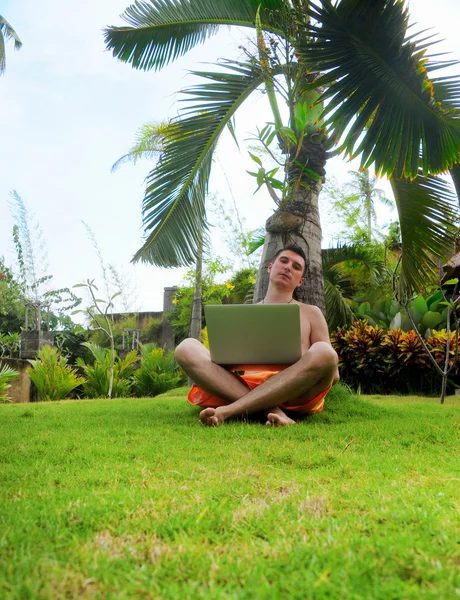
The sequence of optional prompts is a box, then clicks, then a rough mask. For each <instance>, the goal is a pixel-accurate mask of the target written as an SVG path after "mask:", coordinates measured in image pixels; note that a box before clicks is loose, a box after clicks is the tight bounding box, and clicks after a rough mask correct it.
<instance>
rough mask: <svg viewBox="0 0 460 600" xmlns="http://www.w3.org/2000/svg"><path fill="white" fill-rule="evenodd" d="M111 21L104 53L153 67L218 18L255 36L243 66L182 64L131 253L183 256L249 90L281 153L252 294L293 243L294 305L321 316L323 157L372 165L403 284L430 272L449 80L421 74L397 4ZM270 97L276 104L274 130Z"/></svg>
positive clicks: (439, 210)
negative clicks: (259, 101) (385, 197)
mask: <svg viewBox="0 0 460 600" xmlns="http://www.w3.org/2000/svg"><path fill="white" fill-rule="evenodd" d="M122 18H123V19H124V20H125V21H126V22H127V25H126V26H124V27H109V28H108V29H107V30H106V32H105V40H106V44H107V48H108V49H110V50H112V52H113V54H114V56H115V57H117V58H119V59H120V60H122V61H125V62H128V63H130V64H131V65H132V66H133V67H134V68H137V69H144V70H149V69H156V70H158V69H161V68H163V67H165V66H167V65H168V64H169V63H170V62H171V61H173V60H175V59H177V58H178V57H180V56H182V55H183V54H185V53H186V52H188V51H189V50H190V49H192V48H194V47H195V46H196V45H197V44H199V43H202V42H204V41H205V40H206V39H207V38H208V37H210V36H211V35H214V34H216V33H217V31H218V30H219V28H220V26H222V25H235V26H240V27H248V28H252V29H254V30H255V32H256V41H255V45H254V48H255V50H254V52H253V53H249V52H248V53H247V60H242V61H241V60H240V61H231V60H224V61H222V62H221V63H219V65H218V66H217V68H216V69H215V70H213V71H199V72H194V73H195V75H197V76H198V77H200V78H201V79H202V81H203V83H199V84H197V85H195V86H193V87H191V88H189V89H186V90H185V91H183V92H182V94H183V96H184V97H185V100H186V101H187V102H186V104H185V103H184V104H185V108H184V109H183V111H182V114H181V116H180V118H179V119H178V120H177V122H176V123H177V131H176V134H175V135H174V136H172V137H171V139H169V140H168V142H167V143H166V145H165V150H164V152H163V154H162V158H161V160H160V162H159V164H158V166H157V167H156V168H155V169H154V170H153V171H152V172H151V173H150V175H149V177H148V181H147V189H146V192H145V196H144V204H143V214H144V224H145V231H146V234H147V239H146V241H145V243H144V244H143V246H142V247H141V248H140V250H139V251H138V252H137V253H136V255H135V257H134V260H142V261H144V262H149V263H153V264H155V265H158V266H164V267H176V266H181V265H188V264H191V263H192V262H194V260H195V258H196V255H197V251H198V243H199V236H200V231H202V228H203V226H204V225H205V223H206V212H205V196H206V191H207V186H208V181H209V174H210V169H211V162H212V156H213V152H214V150H215V148H216V145H217V141H218V139H219V137H220V135H221V134H222V132H223V131H224V130H225V128H226V127H227V126H231V125H232V119H233V117H234V114H235V113H236V112H237V110H238V108H239V107H240V106H241V104H242V103H243V102H244V101H245V100H246V99H247V98H248V97H249V96H250V95H251V94H252V93H253V92H255V91H256V90H260V89H264V90H265V92H266V94H267V98H268V100H269V102H270V106H271V108H272V111H273V120H274V124H275V125H274V135H275V136H276V138H275V139H276V140H277V142H278V145H279V148H280V150H281V152H282V153H283V154H284V156H285V159H286V174H287V177H286V189H287V193H286V194H285V196H284V197H282V198H281V199H279V198H278V202H277V206H276V209H275V212H274V215H272V217H270V219H268V221H267V223H266V232H267V233H266V236H265V245H264V252H263V256H262V261H261V266H260V270H259V276H258V280H257V288H256V293H255V298H254V301H258V300H259V299H260V298H262V297H263V296H264V294H265V291H266V288H267V285H268V278H267V275H266V267H267V265H268V262H269V261H270V259H271V257H272V256H273V255H274V253H275V252H276V250H277V249H279V248H280V247H282V246H283V245H285V244H287V243H295V244H297V245H299V246H301V247H302V248H303V249H304V251H305V253H306V255H307V257H308V264H307V275H306V278H305V283H304V286H303V288H302V290H301V292H302V293H301V298H300V299H301V300H303V301H304V302H309V303H311V304H316V305H318V306H320V308H322V309H323V310H324V291H323V277H322V260H321V226H320V220H319V211H318V195H319V192H320V190H321V187H322V184H323V182H324V177H325V173H326V171H325V165H326V161H327V159H328V158H330V157H331V156H332V154H333V153H334V152H335V153H339V152H340V153H342V154H344V155H346V156H349V157H357V156H360V157H361V167H362V168H364V169H366V168H368V167H369V166H371V165H374V166H375V171H376V173H377V174H378V175H386V176H388V177H390V178H391V179H392V186H393V190H394V192H395V200H396V205H397V208H398V213H399V219H400V223H401V235H402V240H403V245H404V257H403V260H402V267H401V274H402V276H401V282H402V283H403V284H404V285H406V286H409V287H419V286H420V285H422V284H423V281H424V279H425V278H426V277H427V276H428V274H429V273H431V272H432V270H433V269H434V268H435V263H434V261H433V257H436V258H440V259H441V257H445V255H446V253H447V252H448V250H447V249H448V247H449V245H451V244H452V243H453V240H452V239H451V238H452V235H451V233H450V231H449V226H450V224H451V223H452V221H453V220H454V219H455V210H454V207H453V203H454V202H455V195H454V194H453V193H452V192H451V190H450V187H449V185H448V184H447V183H445V182H444V181H443V180H441V179H438V178H436V177H435V175H436V174H437V173H441V172H444V171H447V170H449V169H451V170H452V172H453V176H454V175H455V174H456V173H455V169H456V165H457V164H458V163H460V136H459V135H458V131H459V130H458V109H459V108H460V84H459V82H458V80H457V79H453V78H448V77H444V78H443V77H436V78H431V79H430V76H431V75H432V74H433V72H434V71H435V70H437V69H439V68H440V66H441V63H439V62H435V61H434V60H431V59H430V60H429V61H427V59H426V56H425V50H426V44H425V46H424V45H423V44H424V43H425V40H423V39H421V36H416V35H414V34H411V35H409V34H408V20H409V15H408V11H407V8H406V7H405V4H404V2H400V1H396V0H341V1H339V2H337V3H335V4H334V5H333V4H332V2H331V1H330V0H323V1H322V2H321V3H319V4H313V3H309V2H307V1H306V0H233V1H232V2H229V1H228V0H201V1H200V2H192V1H190V0H144V1H139V0H138V1H136V2H135V3H134V4H132V5H131V6H130V7H128V8H127V9H126V11H125V13H124V14H123V15H122ZM280 97H282V98H283V99H284V101H285V102H286V104H287V107H288V114H289V118H288V122H287V123H286V124H284V123H283V121H282V118H281V111H280V110H279V106H278V100H279V98H280ZM323 103H325V104H324V109H323ZM232 130H233V128H232ZM334 148H335V151H334V152H333V149H334ZM457 174H458V177H457V179H454V180H455V181H458V189H460V173H457ZM171 217H173V218H171Z"/></svg>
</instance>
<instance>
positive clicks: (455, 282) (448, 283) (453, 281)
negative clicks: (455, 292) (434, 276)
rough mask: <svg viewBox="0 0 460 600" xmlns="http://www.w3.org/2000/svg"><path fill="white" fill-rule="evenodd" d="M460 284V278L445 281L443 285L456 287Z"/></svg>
mask: <svg viewBox="0 0 460 600" xmlns="http://www.w3.org/2000/svg"><path fill="white" fill-rule="evenodd" d="M457 283H458V278H457V277H455V278H454V279H449V281H443V283H442V285H443V286H444V285H456V284H457Z"/></svg>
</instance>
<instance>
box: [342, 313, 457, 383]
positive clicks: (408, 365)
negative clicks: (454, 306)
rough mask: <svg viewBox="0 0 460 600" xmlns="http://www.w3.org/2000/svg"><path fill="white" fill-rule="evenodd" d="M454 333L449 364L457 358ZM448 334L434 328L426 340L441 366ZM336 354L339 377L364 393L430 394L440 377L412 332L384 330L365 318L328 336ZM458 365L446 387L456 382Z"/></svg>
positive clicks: (451, 337) (453, 333)
mask: <svg viewBox="0 0 460 600" xmlns="http://www.w3.org/2000/svg"><path fill="white" fill-rule="evenodd" d="M455 338H456V334H455V332H452V333H451V334H450V340H451V342H450V343H451V347H450V350H449V364H450V365H452V364H454V362H455V361H456V356H455V351H456V346H455ZM446 340H447V333H446V331H445V330H443V331H433V332H432V333H431V335H430V336H429V337H428V339H427V340H426V344H427V347H428V349H429V350H430V351H431V352H432V354H433V357H434V358H435V360H436V362H437V363H438V364H439V365H440V366H441V367H442V368H443V367H444V362H445V355H446V354H445V352H446ZM331 342H332V345H333V347H334V348H335V350H336V352H337V354H338V356H339V368H340V376H341V379H342V381H343V382H344V383H346V384H348V385H350V387H352V388H353V389H355V390H358V391H361V392H363V393H392V392H400V393H407V392H422V393H431V392H433V391H434V390H435V389H436V388H437V387H438V385H439V377H438V375H437V373H436V371H435V369H434V367H433V365H432V363H431V361H430V359H429V357H428V355H427V353H426V351H425V349H424V348H423V346H422V343H421V342H420V340H419V338H418V337H417V334H416V333H415V331H413V330H410V331H407V332H405V331H402V330H401V329H389V330H384V329H383V328H382V327H379V326H378V325H369V324H368V323H367V322H366V321H358V322H354V323H353V325H352V326H351V327H350V328H348V329H347V328H340V329H338V330H337V331H336V332H334V333H333V334H332V335H331ZM458 362H459V361H458V360H457V365H456V366H455V367H454V370H453V371H452V374H451V379H450V380H449V387H450V389H452V387H454V386H455V385H456V381H455V379H452V377H455V376H457V375H458V374H459V367H458Z"/></svg>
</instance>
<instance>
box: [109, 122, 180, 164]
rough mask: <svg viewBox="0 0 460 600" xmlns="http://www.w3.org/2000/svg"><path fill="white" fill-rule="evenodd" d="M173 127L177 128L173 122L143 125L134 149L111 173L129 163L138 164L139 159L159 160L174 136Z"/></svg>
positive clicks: (137, 134) (123, 157) (137, 135)
mask: <svg viewBox="0 0 460 600" xmlns="http://www.w3.org/2000/svg"><path fill="white" fill-rule="evenodd" d="M173 127H175V126H174V125H173V124H172V123H171V121H165V122H161V123H144V124H143V125H141V127H139V129H138V130H137V132H136V136H135V143H134V145H133V147H132V148H131V150H130V151H129V152H128V153H127V154H124V155H123V156H121V157H120V158H119V159H118V160H117V161H116V162H115V163H114V164H113V165H112V168H111V169H110V170H111V172H112V173H114V172H115V171H116V170H117V169H118V168H119V167H120V166H121V165H124V164H126V163H128V162H132V163H133V164H136V162H137V161H138V160H139V159H147V160H157V159H158V158H159V156H160V154H161V152H162V151H163V149H164V145H165V141H166V139H167V138H168V136H169V137H171V135H172V129H173Z"/></svg>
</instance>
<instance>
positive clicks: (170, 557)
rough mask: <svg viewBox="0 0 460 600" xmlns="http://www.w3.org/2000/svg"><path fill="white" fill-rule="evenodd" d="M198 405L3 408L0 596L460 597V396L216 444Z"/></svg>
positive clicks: (326, 416) (241, 428)
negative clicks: (199, 413) (204, 422)
mask: <svg viewBox="0 0 460 600" xmlns="http://www.w3.org/2000/svg"><path fill="white" fill-rule="evenodd" d="M184 395H185V390H181V391H179V392H178V391H174V392H173V394H171V393H170V394H169V395H164V396H161V397H157V398H153V399H120V400H112V401H108V400H82V401H66V402H55V403H40V404H28V405H2V406H0V497H1V510H0V598H14V599H16V598H18V599H19V598H21V599H28V598H46V599H55V598H104V599H105V598H117V599H119V598H121V599H123V598H156V599H157V598H158V599H160V598H164V599H167V598H168V599H169V598H174V599H176V598H216V599H227V598H228V599H229V598H251V599H253V598H257V599H265V598H273V599H279V598H289V599H291V598H295V599H297V598H298V599H305V598H334V599H335V598H337V599H347V600H348V599H354V598H356V599H363V598H372V599H382V600H383V599H385V600H389V599H398V600H399V599H402V598H404V599H412V598H413V599H417V600H418V599H420V598H433V599H436V600H440V599H446V600H447V599H449V600H450V599H452V598H454V597H455V595H456V594H460V589H459V588H460V581H459V571H460V569H459V566H460V558H459V539H460V535H459V481H460V473H459V456H458V431H459V416H460V402H459V400H458V398H455V397H449V398H447V399H446V404H445V405H444V406H440V405H439V403H438V400H437V399H436V398H430V399H429V398H416V397H410V398H398V397H394V396H391V397H385V396H373V397H370V396H368V397H363V396H360V397H355V396H353V395H352V394H350V393H349V392H348V391H347V390H346V389H345V388H341V387H339V386H337V387H336V388H335V389H334V390H333V391H332V392H331V395H330V396H329V397H328V402H327V409H326V410H325V411H324V412H323V413H322V414H319V415H316V416H313V417H310V418H307V419H305V420H304V421H302V422H300V423H298V424H297V425H296V426H294V427H289V428H278V429H275V428H269V427H264V426H262V425H260V424H258V423H245V422H235V423H229V424H225V425H224V426H223V427H220V428H216V429H207V428H205V427H202V426H201V425H200V424H199V422H198V411H197V409H196V408H194V407H192V406H190V405H188V404H187V403H186V402H185V398H184Z"/></svg>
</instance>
